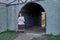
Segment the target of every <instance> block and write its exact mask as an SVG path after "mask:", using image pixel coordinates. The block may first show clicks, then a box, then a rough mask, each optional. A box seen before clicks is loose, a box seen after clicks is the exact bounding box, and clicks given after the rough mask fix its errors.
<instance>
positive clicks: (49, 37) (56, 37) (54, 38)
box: [46, 35, 60, 40]
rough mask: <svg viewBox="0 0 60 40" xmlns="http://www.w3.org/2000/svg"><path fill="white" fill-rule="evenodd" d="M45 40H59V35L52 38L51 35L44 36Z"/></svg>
mask: <svg viewBox="0 0 60 40" xmlns="http://www.w3.org/2000/svg"><path fill="white" fill-rule="evenodd" d="M46 37H47V40H60V35H57V36H53V35H46Z"/></svg>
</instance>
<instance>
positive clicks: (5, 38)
mask: <svg viewBox="0 0 60 40" xmlns="http://www.w3.org/2000/svg"><path fill="white" fill-rule="evenodd" d="M18 34H19V33H18V32H14V31H6V32H3V33H0V40H13V39H14V38H15V37H16V36H17V35H18Z"/></svg>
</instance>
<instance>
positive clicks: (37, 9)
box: [19, 2, 45, 31]
mask: <svg viewBox="0 0 60 40" xmlns="http://www.w3.org/2000/svg"><path fill="white" fill-rule="evenodd" d="M20 13H22V14H23V15H24V18H25V28H26V29H30V30H32V29H34V31H38V30H39V31H40V29H41V28H42V19H43V18H42V14H44V13H45V10H44V9H43V7H42V6H41V5H40V4H38V3H35V2H28V3H27V4H25V5H24V6H23V7H22V8H21V11H20ZM20 13H19V14H20ZM44 17H45V16H44ZM44 21H45V20H44ZM43 23H44V22H43ZM37 29H38V30H37ZM44 29H45V27H44Z"/></svg>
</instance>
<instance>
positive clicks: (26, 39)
mask: <svg viewBox="0 0 60 40" xmlns="http://www.w3.org/2000/svg"><path fill="white" fill-rule="evenodd" d="M43 34H45V33H20V34H19V36H18V37H17V38H16V39H14V40H31V39H32V38H38V40H40V38H41V37H42V35H43ZM39 37H40V38H39ZM42 39H44V37H43V38H42ZM45 40H46V39H45Z"/></svg>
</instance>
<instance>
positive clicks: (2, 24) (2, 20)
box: [0, 4, 7, 32]
mask: <svg viewBox="0 0 60 40" xmlns="http://www.w3.org/2000/svg"><path fill="white" fill-rule="evenodd" d="M6 30H7V8H6V5H5V4H0V32H3V31H6Z"/></svg>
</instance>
